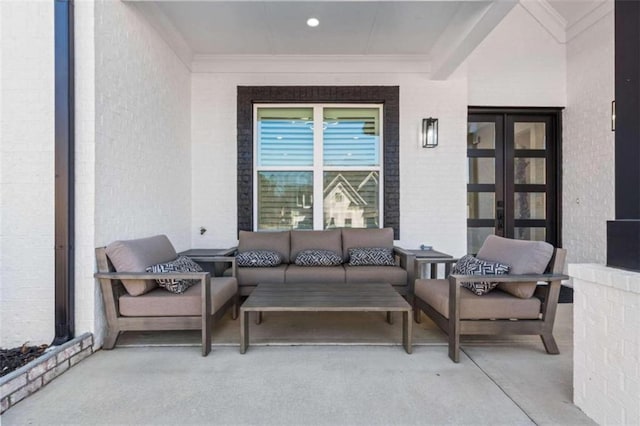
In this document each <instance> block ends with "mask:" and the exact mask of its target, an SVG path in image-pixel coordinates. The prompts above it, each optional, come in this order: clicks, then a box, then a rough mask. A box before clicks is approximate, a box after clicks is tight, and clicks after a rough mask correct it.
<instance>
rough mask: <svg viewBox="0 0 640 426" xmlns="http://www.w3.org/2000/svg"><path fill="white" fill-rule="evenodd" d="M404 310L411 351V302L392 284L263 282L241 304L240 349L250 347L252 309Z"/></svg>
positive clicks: (404, 339) (404, 341)
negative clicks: (250, 314) (250, 316)
mask: <svg viewBox="0 0 640 426" xmlns="http://www.w3.org/2000/svg"><path fill="white" fill-rule="evenodd" d="M252 311H253V312H402V344H403V345H404V348H405V350H406V351H407V353H409V354H410V353H411V350H412V349H411V320H410V317H411V305H409V303H407V301H406V300H404V299H403V298H402V296H400V294H398V292H397V291H396V290H394V289H393V287H392V286H391V284H383V283H373V284H293V283H292V284H267V283H262V284H258V286H257V287H256V288H255V290H253V292H251V295H250V296H249V297H248V298H247V300H246V301H245V302H244V303H243V304H242V306H241V307H240V353H242V354H243V353H245V352H246V350H247V347H249V312H252Z"/></svg>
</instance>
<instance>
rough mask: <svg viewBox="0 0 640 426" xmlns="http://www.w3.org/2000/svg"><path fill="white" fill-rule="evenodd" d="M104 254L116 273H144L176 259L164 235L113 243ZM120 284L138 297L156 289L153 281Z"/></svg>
mask: <svg viewBox="0 0 640 426" xmlns="http://www.w3.org/2000/svg"><path fill="white" fill-rule="evenodd" d="M105 252H106V253H107V256H109V260H111V263H113V266H114V267H115V268H116V271H117V272H145V271H146V269H147V268H148V267H149V266H152V265H156V264H158V263H164V262H168V261H171V260H174V259H175V258H176V257H178V254H177V253H176V250H175V249H174V248H173V245H172V244H171V241H169V238H167V236H166V235H156V236H154V237H149V238H139V239H136V240H124V241H114V242H112V243H111V244H109V245H108V246H107V247H106V248H105ZM122 284H123V285H124V287H125V289H126V290H127V293H129V294H130V295H131V296H139V295H141V294H144V293H146V292H148V291H151V290H153V289H154V288H156V287H158V285H157V283H156V281H155V280H123V281H122ZM162 291H164V290H162Z"/></svg>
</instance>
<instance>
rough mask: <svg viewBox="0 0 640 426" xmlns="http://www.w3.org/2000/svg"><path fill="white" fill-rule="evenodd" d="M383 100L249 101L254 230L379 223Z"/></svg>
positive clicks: (369, 225) (381, 215)
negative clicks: (334, 102) (335, 102)
mask: <svg viewBox="0 0 640 426" xmlns="http://www.w3.org/2000/svg"><path fill="white" fill-rule="evenodd" d="M381 116H382V105H380V104H358V105H354V104H352V105H347V104H341V105H331V104H295V105H283V104H278V105H273V104H254V123H255V124H254V126H255V128H254V132H253V135H254V143H253V146H254V155H253V158H254V165H253V170H254V175H253V186H254V188H256V191H255V192H254V201H253V207H254V215H253V217H254V224H253V225H254V226H253V227H254V229H256V230H258V231H267V230H286V229H327V228H334V227H355V228H378V227H380V226H381V218H382V217H383V212H382V204H381V203H380V200H381V199H382V194H383V192H382V191H383V184H382V182H383V180H382V173H383V167H382V164H383V162H382V156H383V150H382V146H383V141H382V132H381V127H382V119H381Z"/></svg>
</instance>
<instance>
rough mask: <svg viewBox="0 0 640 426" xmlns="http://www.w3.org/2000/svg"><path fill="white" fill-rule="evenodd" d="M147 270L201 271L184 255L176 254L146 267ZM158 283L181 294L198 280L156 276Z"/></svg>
mask: <svg viewBox="0 0 640 426" xmlns="http://www.w3.org/2000/svg"><path fill="white" fill-rule="evenodd" d="M147 272H154V273H163V272H203V270H202V268H201V267H200V265H198V264H197V263H196V262H194V261H193V260H191V259H189V258H188V257H186V256H178V258H177V259H175V260H172V261H170V262H165V263H159V264H157V265H152V266H149V267H148V268H147ZM156 282H157V283H158V285H159V286H160V287H162V288H164V289H165V290H168V291H170V292H171V293H175V294H182V293H184V292H185V290H186V289H188V288H189V287H191V286H192V285H194V284H195V283H197V282H198V280H181V279H178V278H156Z"/></svg>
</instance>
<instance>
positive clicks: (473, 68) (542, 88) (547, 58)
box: [466, 5, 566, 107]
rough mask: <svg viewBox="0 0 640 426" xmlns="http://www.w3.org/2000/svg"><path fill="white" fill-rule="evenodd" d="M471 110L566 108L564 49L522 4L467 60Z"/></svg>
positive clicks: (514, 9)
mask: <svg viewBox="0 0 640 426" xmlns="http://www.w3.org/2000/svg"><path fill="white" fill-rule="evenodd" d="M466 66H467V73H468V78H469V85H468V87H469V98H468V102H469V105H473V106H526V107H531V106H544V107H561V106H564V105H566V86H565V81H566V78H565V73H566V55H565V45H564V44H562V43H559V42H558V41H556V40H555V39H554V38H553V37H552V36H551V34H549V32H548V31H547V30H546V29H545V28H544V27H543V26H542V25H540V23H538V21H536V20H535V19H534V18H533V17H532V16H531V15H530V14H529V12H528V11H527V10H526V9H525V8H524V7H522V6H521V5H517V6H515V7H514V8H513V9H512V10H511V12H509V14H508V15H507V16H506V17H505V18H504V19H503V20H502V22H500V24H499V25H498V26H496V28H495V29H494V30H493V31H491V33H490V34H489V35H488V36H487V37H486V38H485V39H484V40H483V41H482V43H480V45H479V46H478V47H477V48H476V49H475V50H474V51H473V52H472V53H471V55H469V58H468V59H467V61H466Z"/></svg>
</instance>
